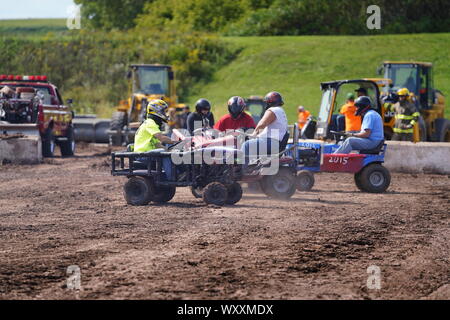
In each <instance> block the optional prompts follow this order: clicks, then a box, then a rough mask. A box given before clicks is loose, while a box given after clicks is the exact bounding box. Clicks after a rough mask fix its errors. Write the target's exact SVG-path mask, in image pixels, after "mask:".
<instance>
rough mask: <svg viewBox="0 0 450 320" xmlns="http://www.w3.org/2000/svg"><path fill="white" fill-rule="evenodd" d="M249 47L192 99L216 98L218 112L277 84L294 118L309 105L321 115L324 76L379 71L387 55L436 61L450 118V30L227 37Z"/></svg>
mask: <svg viewBox="0 0 450 320" xmlns="http://www.w3.org/2000/svg"><path fill="white" fill-rule="evenodd" d="M225 39H226V41H228V42H229V43H230V45H234V46H239V47H241V48H243V50H242V51H241V53H240V54H239V56H238V57H237V59H235V60H234V61H233V62H232V63H230V64H229V65H228V66H226V67H224V68H222V69H221V70H219V71H218V72H216V74H215V75H214V79H213V81H212V82H210V83H208V84H207V85H205V86H203V87H202V88H201V89H199V90H196V92H195V94H193V95H192V96H191V97H189V99H188V102H189V103H190V104H191V105H193V104H194V103H195V101H196V100H197V99H198V98H200V97H205V98H207V99H210V101H211V102H212V103H213V105H214V109H215V110H214V113H215V115H216V117H219V116H221V115H223V114H225V113H226V112H227V111H226V102H227V100H228V98H229V97H231V96H233V95H240V96H243V97H248V96H250V95H265V94H266V93H267V92H269V91H272V90H276V91H279V92H280V93H282V94H283V95H284V97H285V102H286V109H287V111H288V116H289V119H290V121H294V119H296V107H297V106H298V105H304V106H305V107H307V109H309V110H311V111H312V113H313V114H315V115H317V112H318V109H319V104H320V99H321V90H320V87H319V84H320V83H321V82H324V81H331V80H340V79H351V78H353V79H355V78H370V77H372V78H373V77H378V75H377V73H376V69H377V67H378V66H379V65H380V63H381V62H382V61H384V60H407V61H412V60H416V61H427V62H433V63H434V75H435V77H434V82H435V87H436V88H437V89H440V90H441V91H442V92H443V93H444V94H447V101H446V108H447V109H446V117H447V118H450V101H449V100H450V97H449V94H450V50H449V49H450V46H449V44H450V33H446V34H413V35H387V36H299V37H236V38H225Z"/></svg>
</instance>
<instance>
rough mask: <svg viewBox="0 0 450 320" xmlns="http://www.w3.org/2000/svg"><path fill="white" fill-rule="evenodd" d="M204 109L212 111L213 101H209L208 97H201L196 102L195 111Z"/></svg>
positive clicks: (199, 111)
mask: <svg viewBox="0 0 450 320" xmlns="http://www.w3.org/2000/svg"><path fill="white" fill-rule="evenodd" d="M202 110H208V111H211V103H209V101H208V100H206V99H200V100H198V101H197V103H196V104H195V111H197V112H198V113H201V112H202Z"/></svg>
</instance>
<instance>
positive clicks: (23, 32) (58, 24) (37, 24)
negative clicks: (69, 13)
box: [0, 19, 67, 37]
mask: <svg viewBox="0 0 450 320" xmlns="http://www.w3.org/2000/svg"><path fill="white" fill-rule="evenodd" d="M65 31H67V26H66V19H18V20H0V36H1V35H8V36H11V35H17V36H26V37H35V36H42V35H45V34H47V33H49V32H53V33H60V32H65Z"/></svg>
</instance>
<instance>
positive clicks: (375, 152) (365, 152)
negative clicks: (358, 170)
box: [359, 140, 384, 154]
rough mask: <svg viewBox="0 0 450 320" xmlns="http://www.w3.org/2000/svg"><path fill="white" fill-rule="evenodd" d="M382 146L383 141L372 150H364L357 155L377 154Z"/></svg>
mask: <svg viewBox="0 0 450 320" xmlns="http://www.w3.org/2000/svg"><path fill="white" fill-rule="evenodd" d="M383 146H384V140H382V141H381V142H380V143H379V144H378V145H377V146H376V147H375V148H373V149H364V150H360V151H359V154H379V153H380V152H381V150H382V149H383Z"/></svg>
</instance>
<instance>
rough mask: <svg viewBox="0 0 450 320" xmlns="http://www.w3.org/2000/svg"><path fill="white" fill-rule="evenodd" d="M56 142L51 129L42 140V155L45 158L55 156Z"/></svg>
mask: <svg viewBox="0 0 450 320" xmlns="http://www.w3.org/2000/svg"><path fill="white" fill-rule="evenodd" d="M55 147H56V140H55V136H54V135H53V132H52V130H51V129H47V131H46V132H45V134H44V137H43V139H42V155H43V156H44V157H45V158H53V156H54V155H55Z"/></svg>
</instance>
